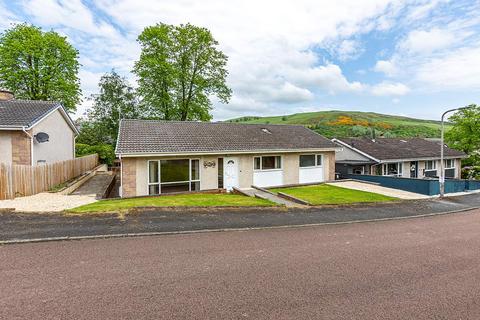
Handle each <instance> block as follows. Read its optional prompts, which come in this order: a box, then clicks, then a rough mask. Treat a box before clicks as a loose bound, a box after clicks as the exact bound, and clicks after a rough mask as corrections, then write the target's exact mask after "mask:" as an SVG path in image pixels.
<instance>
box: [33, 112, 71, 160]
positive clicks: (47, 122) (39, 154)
mask: <svg viewBox="0 0 480 320" xmlns="http://www.w3.org/2000/svg"><path fill="white" fill-rule="evenodd" d="M39 132H45V133H47V134H48V135H49V136H50V139H49V141H48V142H45V143H38V142H37V141H36V139H35V138H34V139H33V140H34V142H33V165H36V164H38V163H40V162H39V161H41V160H45V161H46V163H52V162H58V161H64V160H70V159H73V158H74V157H75V155H74V152H75V146H74V136H75V133H74V131H73V130H72V128H70V126H69V125H68V123H67V121H66V120H65V118H64V117H63V116H62V114H61V113H60V111H58V110H56V111H55V112H53V113H51V114H50V115H49V116H48V117H46V118H45V119H43V120H42V121H41V122H40V123H39V124H37V125H36V126H35V127H33V129H32V136H34V135H35V134H37V133H39Z"/></svg>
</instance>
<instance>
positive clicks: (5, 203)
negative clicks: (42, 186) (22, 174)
mask: <svg viewBox="0 0 480 320" xmlns="http://www.w3.org/2000/svg"><path fill="white" fill-rule="evenodd" d="M95 201H97V200H95V195H94V194H93V195H81V196H77V195H62V194H57V193H48V192H45V193H39V194H36V195H33V196H28V197H18V198H15V199H13V200H2V201H0V209H6V208H14V209H15V211H18V212H59V211H63V210H66V209H71V208H75V207H78V206H81V205H84V204H89V203H92V202H95Z"/></svg>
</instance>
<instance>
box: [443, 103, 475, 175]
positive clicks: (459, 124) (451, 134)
mask: <svg viewBox="0 0 480 320" xmlns="http://www.w3.org/2000/svg"><path fill="white" fill-rule="evenodd" d="M469 107H470V108H468V109H462V110H459V111H457V112H456V113H455V114H453V115H452V116H451V117H450V119H449V121H450V122H451V123H452V124H453V127H452V128H451V129H450V130H449V131H448V132H447V133H446V134H445V139H446V141H447V143H448V145H449V146H450V147H453V148H455V149H457V150H461V151H463V152H465V153H466V154H468V158H467V159H465V160H464V161H462V164H463V165H464V166H467V167H468V168H469V169H468V170H466V171H464V172H463V176H464V177H466V178H472V177H477V178H479V179H480V106H477V105H474V104H472V105H469Z"/></svg>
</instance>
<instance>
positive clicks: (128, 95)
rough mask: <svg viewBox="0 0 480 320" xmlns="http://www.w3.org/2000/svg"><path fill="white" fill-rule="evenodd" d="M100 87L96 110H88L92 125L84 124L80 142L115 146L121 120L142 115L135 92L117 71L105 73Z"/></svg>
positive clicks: (95, 104)
mask: <svg viewBox="0 0 480 320" xmlns="http://www.w3.org/2000/svg"><path fill="white" fill-rule="evenodd" d="M98 86H99V88H100V93H99V94H95V95H92V97H91V98H92V99H93V107H92V108H91V109H90V110H89V111H88V122H83V123H82V125H81V137H79V139H78V141H79V142H83V143H87V144H91V145H92V144H97V143H107V144H112V145H115V143H116V141H117V135H118V124H119V122H120V119H136V118H139V117H141V115H142V112H141V110H140V107H139V104H138V99H137V97H136V93H135V90H134V89H133V88H132V87H131V86H130V85H129V84H128V82H127V80H126V79H125V78H124V77H122V76H120V75H119V74H118V73H116V72H115V71H114V70H112V71H111V72H109V73H106V74H104V75H103V76H102V77H101V78H100V82H99V84H98Z"/></svg>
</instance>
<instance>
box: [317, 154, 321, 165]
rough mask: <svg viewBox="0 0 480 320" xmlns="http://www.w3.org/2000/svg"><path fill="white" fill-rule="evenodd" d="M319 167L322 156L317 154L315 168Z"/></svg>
mask: <svg viewBox="0 0 480 320" xmlns="http://www.w3.org/2000/svg"><path fill="white" fill-rule="evenodd" d="M321 165H322V155H321V154H317V166H321Z"/></svg>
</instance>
